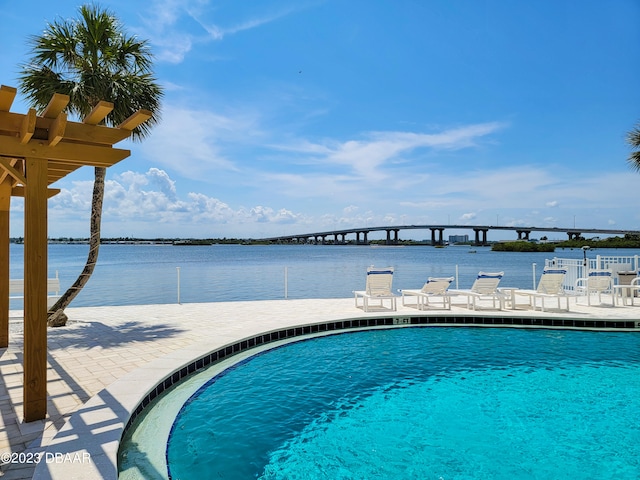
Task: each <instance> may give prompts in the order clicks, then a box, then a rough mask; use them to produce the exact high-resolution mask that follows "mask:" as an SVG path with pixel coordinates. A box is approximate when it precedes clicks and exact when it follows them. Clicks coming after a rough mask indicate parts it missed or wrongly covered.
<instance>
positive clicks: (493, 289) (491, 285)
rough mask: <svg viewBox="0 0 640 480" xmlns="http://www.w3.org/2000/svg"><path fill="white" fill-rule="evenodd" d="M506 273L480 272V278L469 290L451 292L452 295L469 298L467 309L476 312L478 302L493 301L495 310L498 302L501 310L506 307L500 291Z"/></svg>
mask: <svg viewBox="0 0 640 480" xmlns="http://www.w3.org/2000/svg"><path fill="white" fill-rule="evenodd" d="M503 276H504V272H493V273H492V272H479V273H478V277H477V278H476V280H475V282H473V285H472V286H471V288H470V289H469V290H449V294H451V295H464V296H466V297H467V308H471V309H473V310H475V309H476V308H477V307H478V305H477V304H476V301H477V300H491V301H492V302H493V308H496V300H497V301H498V305H499V308H500V309H502V308H503V306H504V295H503V294H502V293H501V292H500V291H499V290H498V285H499V284H500V280H502V277H503Z"/></svg>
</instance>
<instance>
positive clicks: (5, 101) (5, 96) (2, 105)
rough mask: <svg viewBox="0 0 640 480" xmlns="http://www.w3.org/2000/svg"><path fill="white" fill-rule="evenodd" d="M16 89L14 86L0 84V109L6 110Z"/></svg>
mask: <svg viewBox="0 0 640 480" xmlns="http://www.w3.org/2000/svg"><path fill="white" fill-rule="evenodd" d="M16 93H18V91H17V90H16V89H15V88H14V87H7V86H6V85H0V111H3V112H8V111H9V109H10V108H11V105H12V104H13V100H14V99H15V98H16Z"/></svg>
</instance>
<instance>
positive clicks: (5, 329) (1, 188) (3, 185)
mask: <svg viewBox="0 0 640 480" xmlns="http://www.w3.org/2000/svg"><path fill="white" fill-rule="evenodd" d="M11 186H12V181H11V178H5V179H4V180H3V181H2V182H0V279H5V278H6V279H7V281H6V282H0V348H6V347H8V346H9V281H8V280H9V212H10V209H11Z"/></svg>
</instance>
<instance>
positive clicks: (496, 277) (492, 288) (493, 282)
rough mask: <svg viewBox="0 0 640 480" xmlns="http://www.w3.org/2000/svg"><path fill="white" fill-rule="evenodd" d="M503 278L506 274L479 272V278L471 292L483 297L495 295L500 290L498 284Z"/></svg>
mask: <svg viewBox="0 0 640 480" xmlns="http://www.w3.org/2000/svg"><path fill="white" fill-rule="evenodd" d="M503 276H504V272H495V273H488V272H479V273H478V278H476V281H475V282H473V285H472V286H471V291H472V292H475V293H479V294H482V295H490V294H493V293H495V292H496V290H497V289H498V284H499V283H500V280H501V279H502V277H503Z"/></svg>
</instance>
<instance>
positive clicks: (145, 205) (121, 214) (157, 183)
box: [50, 168, 305, 236]
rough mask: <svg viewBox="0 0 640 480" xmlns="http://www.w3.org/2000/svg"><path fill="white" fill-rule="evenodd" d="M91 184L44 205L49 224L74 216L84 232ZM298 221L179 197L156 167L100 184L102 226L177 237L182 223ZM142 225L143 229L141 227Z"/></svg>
mask: <svg viewBox="0 0 640 480" xmlns="http://www.w3.org/2000/svg"><path fill="white" fill-rule="evenodd" d="M92 184H93V182H91V181H83V182H75V183H73V184H72V187H71V188H69V189H65V188H63V189H62V191H61V192H60V194H59V195H57V196H56V197H54V198H53V199H52V200H51V203H50V207H51V216H52V218H53V219H54V221H56V222H59V221H63V222H64V221H68V220H71V219H73V220H77V219H78V217H80V220H81V221H83V222H86V227H87V228H88V219H89V212H90V207H91V192H92ZM304 221H305V217H304V215H302V214H300V213H295V212H293V211H291V210H289V209H286V208H281V209H278V210H276V209H273V208H271V207H267V206H256V207H253V208H250V209H246V208H244V207H238V208H232V207H230V206H229V205H228V204H226V203H225V202H223V201H221V200H219V199H217V198H213V197H210V196H208V195H205V194H203V193H196V192H190V193H188V194H187V195H186V198H184V199H183V198H181V197H180V195H179V194H178V192H177V189H176V182H175V181H174V180H173V179H171V178H170V177H169V175H168V174H167V173H166V172H165V171H164V170H161V169H158V168H151V169H149V170H148V171H147V172H145V173H139V172H132V171H127V172H123V173H121V174H119V175H115V176H114V178H112V179H109V180H107V181H106V182H105V198H104V205H103V222H104V223H105V224H109V223H113V222H115V223H120V224H123V225H136V224H137V225H138V226H140V229H141V230H143V229H144V230H145V231H146V230H147V229H148V228H147V226H148V225H156V226H157V225H158V224H161V225H166V226H167V227H165V228H171V230H172V231H171V232H170V233H167V234H166V236H180V235H181V234H182V233H183V232H182V231H181V226H185V225H187V226H191V227H196V226H202V225H208V226H209V227H211V226H212V225H215V224H218V225H220V224H224V225H230V224H231V225H238V224H256V223H260V224H274V225H283V224H295V223H298V222H302V223H303V222H304ZM143 224H144V225H146V226H144V227H143ZM134 228H135V227H134ZM158 235H161V234H160V233H158Z"/></svg>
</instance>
